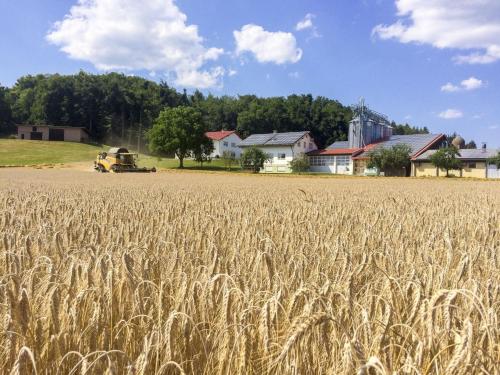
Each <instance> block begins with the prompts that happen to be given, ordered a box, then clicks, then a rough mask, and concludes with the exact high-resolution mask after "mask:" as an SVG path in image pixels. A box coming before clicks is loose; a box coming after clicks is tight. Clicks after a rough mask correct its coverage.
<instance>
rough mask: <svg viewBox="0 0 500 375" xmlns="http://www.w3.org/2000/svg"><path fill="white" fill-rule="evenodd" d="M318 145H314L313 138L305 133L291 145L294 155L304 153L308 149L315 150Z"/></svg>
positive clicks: (308, 150)
mask: <svg viewBox="0 0 500 375" xmlns="http://www.w3.org/2000/svg"><path fill="white" fill-rule="evenodd" d="M317 149H318V146H316V143H314V140H313V139H312V138H311V137H310V136H309V134H306V135H305V136H303V137H302V138H301V139H300V140H299V141H298V142H297V143H295V145H294V146H293V152H294V154H295V156H297V155H300V154H305V153H307V152H310V151H314V150H317Z"/></svg>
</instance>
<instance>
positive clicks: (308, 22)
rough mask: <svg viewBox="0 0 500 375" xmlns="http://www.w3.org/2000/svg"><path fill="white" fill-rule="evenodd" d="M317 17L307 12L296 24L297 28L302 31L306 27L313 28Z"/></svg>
mask: <svg viewBox="0 0 500 375" xmlns="http://www.w3.org/2000/svg"><path fill="white" fill-rule="evenodd" d="M314 17H316V16H315V15H314V14H311V13H307V14H306V16H305V17H304V18H303V19H302V20H300V21H299V22H298V23H297V25H296V26H295V30H297V31H302V30H306V29H311V28H313V27H314V24H313V18H314Z"/></svg>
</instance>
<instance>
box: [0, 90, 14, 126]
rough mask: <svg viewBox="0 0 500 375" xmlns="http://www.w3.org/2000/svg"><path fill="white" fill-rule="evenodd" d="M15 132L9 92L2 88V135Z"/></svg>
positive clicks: (0, 123) (0, 108)
mask: <svg viewBox="0 0 500 375" xmlns="http://www.w3.org/2000/svg"><path fill="white" fill-rule="evenodd" d="M14 130H15V128H14V126H13V124H12V109H11V105H10V100H9V90H8V89H7V88H5V87H2V86H0V134H8V133H10V132H14Z"/></svg>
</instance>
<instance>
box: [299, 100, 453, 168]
mask: <svg viewBox="0 0 500 375" xmlns="http://www.w3.org/2000/svg"><path fill="white" fill-rule="evenodd" d="M353 111H354V114H355V116H354V118H353V119H352V121H351V122H350V123H349V139H348V140H347V141H341V142H335V143H333V144H332V145H330V146H329V147H327V148H326V149H324V150H316V151H313V152H310V153H308V156H309V161H310V165H311V171H313V172H323V173H334V174H347V175H370V174H375V173H376V171H374V170H370V169H369V168H367V163H368V160H369V158H370V153H371V152H373V151H375V150H378V149H381V148H391V147H393V146H396V145H401V144H405V145H408V146H409V147H410V148H411V154H410V156H411V157H416V156H418V155H420V154H421V153H423V152H425V151H427V150H429V149H435V148H439V147H440V146H441V145H442V144H443V143H444V142H445V140H446V137H445V136H444V135H443V134H413V135H393V134H392V127H391V125H390V123H389V121H388V119H387V117H386V116H384V115H382V114H380V113H377V112H375V111H372V110H370V109H369V108H368V107H367V106H366V105H365V103H364V101H363V100H361V102H360V103H359V104H358V105H356V106H353ZM393 173H394V174H395V175H410V171H409V170H408V171H405V170H402V171H394V172H393Z"/></svg>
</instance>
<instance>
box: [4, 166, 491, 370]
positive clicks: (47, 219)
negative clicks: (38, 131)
mask: <svg viewBox="0 0 500 375" xmlns="http://www.w3.org/2000/svg"><path fill="white" fill-rule="evenodd" d="M0 252H1V257H0V318H1V324H2V327H3V329H2V330H0V373H2V374H9V373H10V374H23V375H24V374H31V373H37V374H103V373H104V374H206V375H209V374H220V375H226V374H499V373H500V368H499V362H500V328H499V318H500V316H499V315H500V272H499V269H500V267H499V266H500V184H499V183H497V182H481V181H464V180H451V179H450V180H444V179H442V180H415V179H364V178H310V177H309V178H307V177H298V178H295V177H290V178H286V177H268V176H251V175H228V174H208V173H205V174H203V173H177V172H171V173H160V174H157V175H113V174H109V175H100V174H92V173H88V172H82V171H69V170H50V171H48V170H42V171H37V170H27V169H24V170H21V169H17V170H16V169H12V170H3V171H0Z"/></svg>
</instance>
